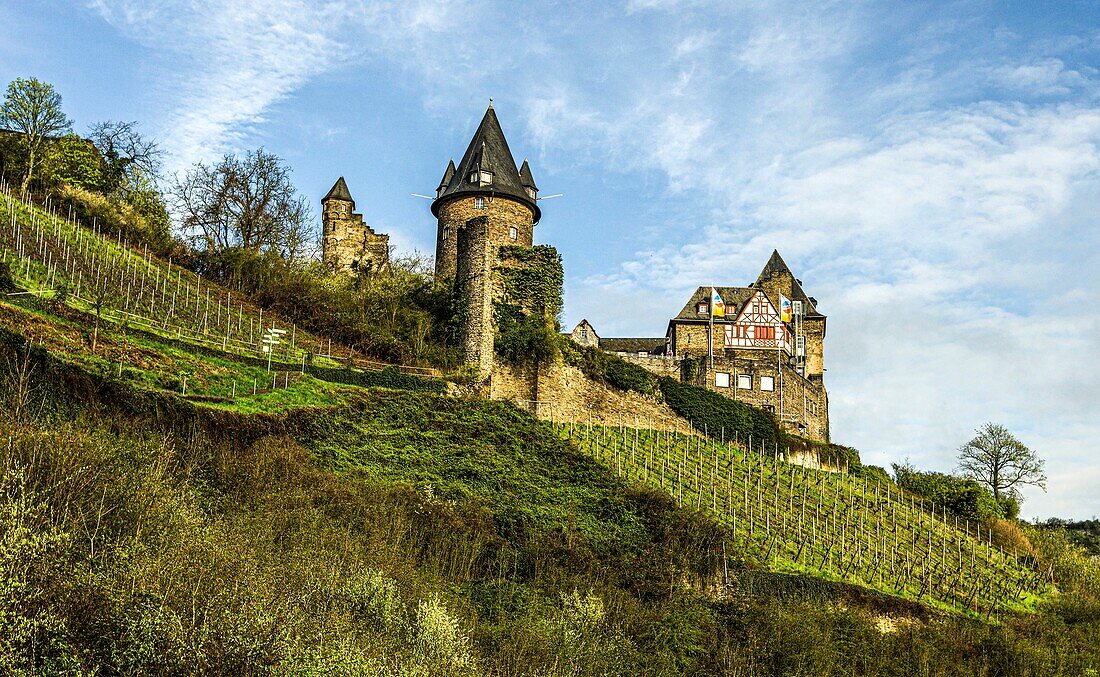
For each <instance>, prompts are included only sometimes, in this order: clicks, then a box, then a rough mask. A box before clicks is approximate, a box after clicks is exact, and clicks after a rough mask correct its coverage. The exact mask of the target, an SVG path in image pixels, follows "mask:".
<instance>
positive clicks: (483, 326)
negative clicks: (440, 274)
mask: <svg viewBox="0 0 1100 677" xmlns="http://www.w3.org/2000/svg"><path fill="white" fill-rule="evenodd" d="M454 239H455V241H456V243H457V249H458V250H459V251H461V252H462V256H460V257H458V268H457V269H456V271H455V275H454V296H453V298H454V299H455V305H456V306H457V308H456V310H457V311H458V312H459V313H461V316H460V318H459V322H458V335H459V336H458V339H459V344H460V345H461V346H462V351H463V354H464V356H465V361H466V364H469V365H472V366H475V367H477V369H478V372H479V373H480V374H481V375H484V376H488V375H489V374H491V373H492V371H493V339H494V336H495V333H496V332H495V328H494V324H493V301H494V300H495V298H496V297H498V296H499V295H500V282H499V279H498V276H497V275H496V271H495V268H496V263H497V261H498V260H499V249H500V246H499V245H498V244H497V243H496V242H495V241H494V239H493V237H492V234H491V227H490V223H489V217H487V216H480V217H477V218H472V219H470V220H468V221H467V222H465V223H463V224H462V226H461V227H459V228H456V232H455V238H454Z"/></svg>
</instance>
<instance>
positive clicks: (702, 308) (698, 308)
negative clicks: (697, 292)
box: [695, 301, 708, 315]
mask: <svg viewBox="0 0 1100 677" xmlns="http://www.w3.org/2000/svg"><path fill="white" fill-rule="evenodd" d="M707 311H708V307H707V302H706V301H700V302H699V303H697V304H695V312H697V313H699V314H700V315H704V314H706V312H707Z"/></svg>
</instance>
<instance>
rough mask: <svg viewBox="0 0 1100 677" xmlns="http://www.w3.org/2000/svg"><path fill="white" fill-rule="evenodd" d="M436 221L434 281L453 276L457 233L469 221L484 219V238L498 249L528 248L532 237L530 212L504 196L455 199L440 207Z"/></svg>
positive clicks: (532, 226) (457, 239)
mask: <svg viewBox="0 0 1100 677" xmlns="http://www.w3.org/2000/svg"><path fill="white" fill-rule="evenodd" d="M479 199H480V200H481V202H480V204H481V205H483V206H481V207H478V206H477V204H479V203H478V202H477V201H478V200H479ZM438 218H439V221H438V224H437V229H436V244H435V277H436V279H437V280H446V279H448V278H451V277H453V276H454V275H455V271H456V269H457V266H458V251H459V248H460V246H459V245H460V242H459V237H458V232H459V231H460V230H461V229H462V228H463V227H464V226H465V224H466V223H468V222H469V221H470V220H471V219H479V218H484V219H485V220H486V222H487V227H488V232H487V236H488V238H489V239H490V240H491V241H492V242H493V243H494V244H495V245H496V247H497V249H499V248H500V246H501V245H506V244H517V245H522V246H524V247H530V246H531V244H532V239H533V236H534V235H533V234H534V225H533V224H532V220H531V219H532V214H531V209H530V208H529V207H528V206H527V205H524V204H521V203H519V202H516V201H514V200H510V199H508V198H506V197H493V198H488V197H480V198H479V197H476V196H475V197H463V198H458V199H455V200H452V201H449V202H447V203H446V204H443V205H441V206H440V207H439V217H438ZM513 229H515V230H514V232H513ZM513 235H514V236H515V238H514V239H513V237H512V236H513Z"/></svg>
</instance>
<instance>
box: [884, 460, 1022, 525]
mask: <svg viewBox="0 0 1100 677" xmlns="http://www.w3.org/2000/svg"><path fill="white" fill-rule="evenodd" d="M893 468H894V481H895V482H897V485H898V486H899V487H901V488H902V489H905V490H906V491H911V492H913V493H914V494H917V495H918V496H923V497H924V498H925V499H927V500H929V501H932V502H933V503H937V504H939V505H943V506H946V507H947V509H948V510H950V511H951V512H953V513H955V514H956V515H958V516H959V517H963V518H966V519H974V520H980V521H983V522H984V521H988V520H992V519H999V518H1001V517H1004V515H1003V513H1002V512H1001V506H1000V505H998V504H997V501H996V499H994V498H993V494H991V493H990V492H989V490H988V489H986V488H984V487H982V485H980V484H978V483H977V482H975V481H974V480H972V479H968V478H965V477H957V476H955V475H948V474H945V473H940V472H932V471H927V472H926V471H921V470H917V469H916V468H914V467H913V466H911V465H909V464H908V463H902V464H900V465H899V464H897V463H894V464H893Z"/></svg>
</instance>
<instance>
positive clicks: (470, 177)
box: [432, 103, 542, 280]
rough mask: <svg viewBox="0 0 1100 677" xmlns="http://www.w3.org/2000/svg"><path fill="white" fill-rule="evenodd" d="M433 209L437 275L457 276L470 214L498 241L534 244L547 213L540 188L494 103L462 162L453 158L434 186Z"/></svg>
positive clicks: (486, 113) (441, 278)
mask: <svg viewBox="0 0 1100 677" xmlns="http://www.w3.org/2000/svg"><path fill="white" fill-rule="evenodd" d="M432 214H433V215H434V216H435V217H436V219H437V220H438V227H437V230H436V244H435V275H436V279H438V280H443V279H446V278H451V277H454V275H455V271H456V270H457V268H458V236H459V231H461V230H462V229H463V228H464V227H465V226H466V224H467V223H468V222H469V221H470V220H471V219H478V218H481V217H484V219H485V220H486V221H487V227H488V229H489V232H488V233H487V234H486V235H487V236H488V238H489V240H490V241H491V242H493V243H494V244H496V245H497V246H500V245H506V244H512V245H522V246H525V247H530V246H531V243H532V238H533V235H534V228H535V225H536V224H537V223H538V222H539V219H540V218H541V216H542V213H541V212H540V211H539V206H538V187H537V186H536V185H535V179H534V178H533V177H532V175H531V166H530V165H529V164H528V163H527V160H524V161H523V166H522V167H521V168H519V169H517V168H516V161H515V159H514V158H513V157H512V151H510V150H509V149H508V141H507V140H506V139H505V138H504V132H503V131H502V130H501V128H500V121H499V120H497V114H496V111H494V110H493V104H492V103H490V104H489V108H488V110H486V111H485V117H483V118H482V119H481V124H480V125H479V126H478V128H477V132H475V133H474V138H473V139H471V140H470V145H469V147H467V148H466V153H465V154H463V156H462V160H461V161H459V163H458V166H457V167H456V166H455V163H454V160H451V161H450V163H448V165H447V169H446V171H445V172H444V173H443V179H442V180H441V181H440V182H439V187H438V188H436V191H435V200H434V201H433V202H432Z"/></svg>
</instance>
